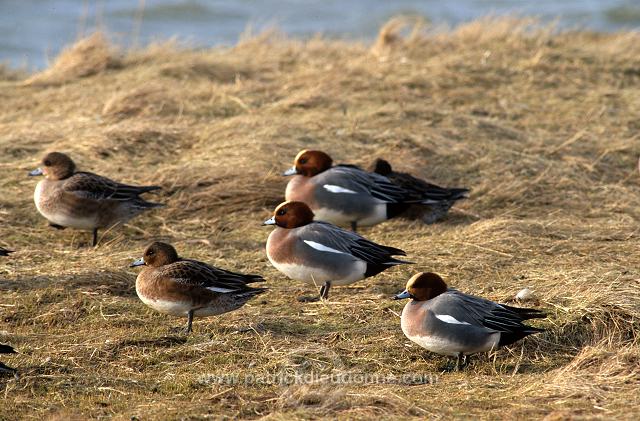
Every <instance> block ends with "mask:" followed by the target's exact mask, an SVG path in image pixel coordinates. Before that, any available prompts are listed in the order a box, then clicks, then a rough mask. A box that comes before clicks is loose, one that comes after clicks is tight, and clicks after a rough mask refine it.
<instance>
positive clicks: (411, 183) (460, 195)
mask: <svg viewBox="0 0 640 421" xmlns="http://www.w3.org/2000/svg"><path fill="white" fill-rule="evenodd" d="M370 169H371V171H373V172H375V173H376V174H380V175H382V176H385V177H387V178H388V179H389V180H391V182H393V183H394V184H395V185H397V186H399V187H402V188H403V189H405V190H407V191H409V192H411V194H412V195H413V196H415V197H416V198H420V197H429V198H430V199H431V203H424V202H422V203H415V204H411V205H410V206H409V207H408V208H407V210H406V211H404V212H402V213H401V215H400V216H402V217H406V218H409V219H419V220H421V221H422V222H424V223H425V224H433V223H435V222H438V221H440V220H441V219H443V218H444V217H445V216H446V215H447V213H448V212H449V209H451V207H452V206H453V205H454V203H455V202H457V201H458V200H462V199H466V198H467V197H469V189H465V188H457V187H440V186H437V185H435V184H432V183H429V182H427V181H425V180H422V179H420V178H416V177H414V176H412V175H411V174H408V173H404V172H399V171H394V170H393V168H391V164H390V163H389V162H388V161H386V160H384V159H381V158H378V159H376V160H375V161H374V162H373V163H372V165H371V167H370Z"/></svg>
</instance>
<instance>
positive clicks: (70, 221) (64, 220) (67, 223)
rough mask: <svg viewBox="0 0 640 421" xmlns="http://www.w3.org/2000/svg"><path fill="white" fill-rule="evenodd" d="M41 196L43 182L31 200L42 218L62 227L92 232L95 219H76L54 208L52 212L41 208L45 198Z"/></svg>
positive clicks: (91, 217) (39, 184) (95, 222)
mask: <svg viewBox="0 0 640 421" xmlns="http://www.w3.org/2000/svg"><path fill="white" fill-rule="evenodd" d="M42 195H43V181H40V182H39V183H38V185H37V186H36V189H35V191H34V193H33V200H34V202H35V204H36V209H38V212H40V214H41V215H42V216H44V217H45V218H46V219H47V220H48V221H49V222H51V223H53V224H56V225H60V226H63V227H69V228H76V229H80V230H93V229H94V228H96V227H97V219H96V217H95V216H90V217H80V218H78V217H75V216H72V215H69V214H68V213H66V212H56V211H55V207H54V210H51V209H46V208H45V207H42V206H41V204H42V202H43V201H45V202H46V198H43V197H42Z"/></svg>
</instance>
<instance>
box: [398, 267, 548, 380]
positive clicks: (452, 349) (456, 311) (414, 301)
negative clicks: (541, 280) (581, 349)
mask: <svg viewBox="0 0 640 421" xmlns="http://www.w3.org/2000/svg"><path fill="white" fill-rule="evenodd" d="M394 298H395V299H396V300H401V299H405V298H411V301H409V302H408V303H407V304H406V305H405V306H404V309H403V310H402V317H401V323H400V325H401V327H402V331H403V332H404V334H405V335H406V337H407V338H409V340H411V341H413V342H415V343H416V344H418V345H420V346H421V347H423V348H425V349H427V350H429V351H431V352H435V353H436V354H441V355H450V356H456V357H458V361H457V366H456V367H457V368H458V370H460V369H462V368H463V367H464V366H466V365H467V364H468V361H469V360H468V356H469V355H471V354H475V353H478V352H486V351H491V350H493V349H495V348H498V347H501V346H505V345H509V344H512V343H514V342H516V341H518V340H520V339H522V338H524V337H525V336H528V335H531V334H534V333H538V332H543V331H544V329H539V328H536V327H532V326H527V325H525V324H523V323H522V322H523V321H525V320H528V319H535V318H544V317H546V314H545V313H543V312H542V311H540V310H535V309H529V308H517V307H510V306H507V305H504V304H498V303H495V302H493V301H489V300H486V299H484V298H480V297H475V296H473V295H467V294H464V293H462V292H459V291H457V290H455V289H451V288H447V284H446V283H445V282H444V281H443V280H442V278H441V277H440V276H438V275H437V274H435V273H424V272H423V273H417V274H415V275H414V276H413V277H412V278H411V279H409V282H407V289H406V290H405V291H404V292H402V293H400V294H398V295H396V296H395V297H394Z"/></svg>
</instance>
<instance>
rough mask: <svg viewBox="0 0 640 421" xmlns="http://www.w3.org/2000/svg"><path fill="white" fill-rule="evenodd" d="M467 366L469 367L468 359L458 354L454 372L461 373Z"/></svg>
mask: <svg viewBox="0 0 640 421" xmlns="http://www.w3.org/2000/svg"><path fill="white" fill-rule="evenodd" d="M467 365H469V357H468V356H467V355H464V354H463V353H462V352H460V353H458V362H457V364H456V371H462V370H463V369H464V368H465V367H466V366H467Z"/></svg>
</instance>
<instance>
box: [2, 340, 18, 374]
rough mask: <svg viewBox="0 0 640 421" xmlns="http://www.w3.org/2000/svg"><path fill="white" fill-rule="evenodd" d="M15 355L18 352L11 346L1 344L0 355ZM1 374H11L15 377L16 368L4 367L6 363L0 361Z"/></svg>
mask: <svg viewBox="0 0 640 421" xmlns="http://www.w3.org/2000/svg"><path fill="white" fill-rule="evenodd" d="M15 353H16V351H15V350H14V349H13V348H12V347H11V346H9V345H3V344H0V354H15ZM0 372H4V373H11V374H14V375H15V373H16V370H15V368H11V367H9V366H7V365H4V363H2V362H1V361H0Z"/></svg>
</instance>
